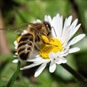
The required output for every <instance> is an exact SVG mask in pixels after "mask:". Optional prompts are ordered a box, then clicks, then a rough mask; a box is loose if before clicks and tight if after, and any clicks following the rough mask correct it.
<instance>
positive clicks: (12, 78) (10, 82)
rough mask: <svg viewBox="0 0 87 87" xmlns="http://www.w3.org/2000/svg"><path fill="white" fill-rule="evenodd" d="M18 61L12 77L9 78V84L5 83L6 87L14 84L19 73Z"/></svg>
mask: <svg viewBox="0 0 87 87" xmlns="http://www.w3.org/2000/svg"><path fill="white" fill-rule="evenodd" d="M20 65H21V63H20V61H19V62H18V65H17V70H16V71H15V73H14V74H13V76H12V77H11V79H10V80H9V82H8V83H7V86H6V87H12V85H13V84H14V81H15V80H16V78H17V76H18V74H19V71H20Z"/></svg>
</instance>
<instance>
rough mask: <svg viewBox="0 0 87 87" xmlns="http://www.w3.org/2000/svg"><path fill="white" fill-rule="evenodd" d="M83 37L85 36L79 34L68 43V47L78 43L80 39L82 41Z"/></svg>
mask: <svg viewBox="0 0 87 87" xmlns="http://www.w3.org/2000/svg"><path fill="white" fill-rule="evenodd" d="M84 37H85V34H80V35H78V36H76V37H75V38H73V39H72V40H71V41H70V42H69V46H70V45H73V44H75V43H77V42H78V41H80V40H81V39H83V38H84Z"/></svg>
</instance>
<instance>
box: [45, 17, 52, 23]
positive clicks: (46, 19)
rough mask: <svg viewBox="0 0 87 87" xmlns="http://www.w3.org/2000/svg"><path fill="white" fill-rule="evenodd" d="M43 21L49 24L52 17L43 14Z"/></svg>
mask: <svg viewBox="0 0 87 87" xmlns="http://www.w3.org/2000/svg"><path fill="white" fill-rule="evenodd" d="M44 20H45V21H47V22H49V23H50V24H51V22H52V19H51V17H50V16H49V15H45V18H44Z"/></svg>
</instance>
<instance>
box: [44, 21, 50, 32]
mask: <svg viewBox="0 0 87 87" xmlns="http://www.w3.org/2000/svg"><path fill="white" fill-rule="evenodd" d="M44 24H45V26H46V28H47V30H48V31H49V30H51V26H50V24H49V23H48V22H44Z"/></svg>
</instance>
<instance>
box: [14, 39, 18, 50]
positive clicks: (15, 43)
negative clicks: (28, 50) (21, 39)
mask: <svg viewBox="0 0 87 87" xmlns="http://www.w3.org/2000/svg"><path fill="white" fill-rule="evenodd" d="M14 45H15V49H17V47H18V43H17V41H14Z"/></svg>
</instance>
